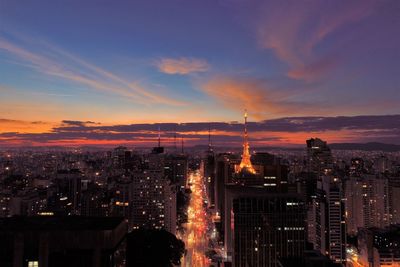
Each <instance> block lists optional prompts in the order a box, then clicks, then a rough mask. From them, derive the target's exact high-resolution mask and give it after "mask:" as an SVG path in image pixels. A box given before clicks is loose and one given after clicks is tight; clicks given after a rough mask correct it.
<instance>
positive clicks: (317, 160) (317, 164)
mask: <svg viewBox="0 0 400 267" xmlns="http://www.w3.org/2000/svg"><path fill="white" fill-rule="evenodd" d="M307 168H308V172H310V173H315V174H316V175H317V177H320V176H321V175H327V174H329V173H331V172H332V168H333V159H332V153H331V149H330V148H329V146H328V145H327V143H326V142H325V141H322V140H321V139H319V138H311V139H309V140H307Z"/></svg>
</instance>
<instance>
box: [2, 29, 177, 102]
mask: <svg viewBox="0 0 400 267" xmlns="http://www.w3.org/2000/svg"><path fill="white" fill-rule="evenodd" d="M26 40H30V39H29V38H24V40H22V42H24V41H25V44H26ZM30 42H31V43H35V40H33V39H31V40H30ZM20 43H21V42H20ZM35 44H36V45H37V44H39V46H40V47H39V48H40V52H37V51H33V50H31V49H28V48H24V46H23V45H22V44H19V43H18V44H17V43H16V42H12V41H9V40H7V39H6V38H5V37H1V36H0V50H3V51H5V52H7V53H8V54H11V55H12V56H14V57H16V58H18V59H19V60H21V61H22V64H24V65H25V66H26V67H29V68H32V69H34V70H35V71H37V72H40V73H43V74H46V75H50V76H55V77H59V78H62V79H64V80H67V81H70V82H74V83H78V84H81V85H84V86H87V87H89V88H91V89H95V90H99V91H101V92H105V93H108V94H114V95H119V96H122V97H126V98H128V99H130V100H132V101H134V102H136V103H144V102H149V103H160V104H165V105H172V106H180V105H184V104H185V103H184V102H183V101H179V100H176V99H174V98H170V97H166V96H162V95H160V94H157V93H153V92H151V91H150V90H149V89H147V88H144V87H142V86H141V85H140V84H139V83H138V82H136V81H133V82H130V81H127V80H126V79H124V78H122V77H120V76H118V75H116V74H114V73H111V72H110V71H107V70H105V69H103V68H101V67H98V66H96V65H93V64H91V63H89V62H87V61H85V60H83V59H81V58H79V57H78V56H76V55H73V54H71V53H69V52H66V51H64V50H63V49H61V48H59V47H57V46H55V45H53V44H49V43H46V42H43V41H41V42H37V43H35ZM26 47H30V46H29V45H26ZM61 62H62V63H61Z"/></svg>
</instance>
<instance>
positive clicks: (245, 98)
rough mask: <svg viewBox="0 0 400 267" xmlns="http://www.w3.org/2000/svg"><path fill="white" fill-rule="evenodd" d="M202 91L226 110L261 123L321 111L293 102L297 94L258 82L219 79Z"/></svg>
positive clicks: (310, 105) (311, 106) (208, 84)
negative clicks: (271, 119) (241, 113)
mask: <svg viewBox="0 0 400 267" xmlns="http://www.w3.org/2000/svg"><path fill="white" fill-rule="evenodd" d="M201 89H202V90H203V91H204V92H205V93H207V94H208V95H210V96H212V97H214V98H215V99H216V100H217V101H218V102H219V103H221V104H223V105H224V106H225V107H226V108H229V109H231V110H235V111H239V112H243V110H244V109H247V110H248V111H249V113H250V116H251V117H253V118H256V119H259V120H260V119H265V118H271V117H277V116H282V115H284V116H287V115H288V114H296V115H297V116H299V115H305V114H314V113H315V108H316V107H317V104H308V103H300V102H295V101H291V100H290V98H291V97H293V93H291V94H289V93H288V92H284V91H282V90H279V91H278V90H274V89H272V88H271V87H269V86H268V84H267V83H266V82H265V81H262V80H257V79H243V78H232V77H219V78H215V79H212V80H210V81H208V82H206V83H204V84H202V85H201ZM318 108H319V109H320V107H318Z"/></svg>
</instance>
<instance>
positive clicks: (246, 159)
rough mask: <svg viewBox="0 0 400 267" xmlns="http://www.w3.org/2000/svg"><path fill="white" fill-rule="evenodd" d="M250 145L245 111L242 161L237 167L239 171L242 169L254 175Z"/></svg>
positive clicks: (245, 112)
mask: <svg viewBox="0 0 400 267" xmlns="http://www.w3.org/2000/svg"><path fill="white" fill-rule="evenodd" d="M250 157H251V155H250V145H249V140H248V134H247V110H245V111H244V136H243V153H242V161H241V162H240V165H239V171H242V170H243V169H245V170H247V171H248V172H250V173H255V172H256V171H255V170H254V168H253V165H252V164H251V160H250Z"/></svg>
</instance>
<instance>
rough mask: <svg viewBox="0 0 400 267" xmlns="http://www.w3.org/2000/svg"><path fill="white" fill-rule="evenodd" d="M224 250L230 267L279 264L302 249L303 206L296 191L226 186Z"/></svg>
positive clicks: (303, 231)
mask: <svg viewBox="0 0 400 267" xmlns="http://www.w3.org/2000/svg"><path fill="white" fill-rule="evenodd" d="M225 203H226V204H225V214H226V218H225V250H226V252H227V256H228V259H229V258H231V259H232V262H233V266H239V267H240V266H278V265H277V264H278V259H279V258H288V257H300V256H302V255H303V251H304V248H305V205H304V201H303V200H302V199H301V198H300V197H299V195H297V194H288V193H271V192H270V191H268V190H267V189H266V188H262V187H261V188H259V187H247V186H241V185H228V186H227V187H226V195H225Z"/></svg>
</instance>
